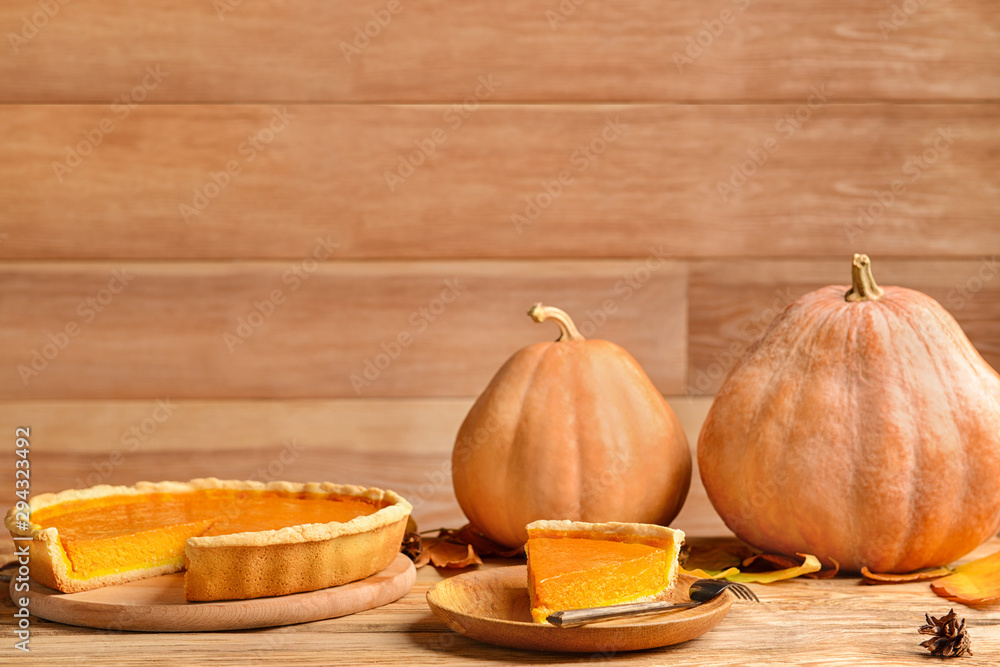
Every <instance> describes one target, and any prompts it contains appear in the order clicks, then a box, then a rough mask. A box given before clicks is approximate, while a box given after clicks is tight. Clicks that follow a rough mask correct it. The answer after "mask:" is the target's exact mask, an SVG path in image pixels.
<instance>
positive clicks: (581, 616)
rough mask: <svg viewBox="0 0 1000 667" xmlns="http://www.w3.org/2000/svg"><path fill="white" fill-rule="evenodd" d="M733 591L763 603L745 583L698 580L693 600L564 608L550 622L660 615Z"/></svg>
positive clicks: (569, 625) (562, 623)
mask: <svg viewBox="0 0 1000 667" xmlns="http://www.w3.org/2000/svg"><path fill="white" fill-rule="evenodd" d="M727 589H728V590H730V591H732V593H733V595H735V596H736V597H737V598H739V599H741V600H747V601H748V602H760V600H759V599H758V598H757V596H756V595H755V594H754V592H753V591H752V590H750V588H749V587H748V586H746V585H745V584H741V583H739V582H736V581H726V580H724V579H698V580H697V581H695V582H693V583H692V584H691V587H690V588H689V589H688V598H689V599H690V600H691V602H682V603H680V604H675V603H672V602H662V601H658V602H634V603H631V604H616V605H612V606H609V607H589V608H587V609H565V610H563V611H557V612H555V613H553V614H550V615H549V617H548V619H546V620H548V622H549V623H551V624H552V625H556V626H559V627H561V628H572V627H575V626H578V625H585V624H587V623H596V622H598V621H611V620H614V619H618V618H630V617H632V616H643V615H645V614H659V613H661V612H664V611H670V610H674V609H691V608H692V607H697V606H698V605H700V604H704V603H706V602H708V601H709V600H713V599H715V598H716V597H718V596H719V595H720V594H721V593H722V591H724V590H727Z"/></svg>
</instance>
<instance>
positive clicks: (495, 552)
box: [448, 523, 524, 558]
mask: <svg viewBox="0 0 1000 667" xmlns="http://www.w3.org/2000/svg"><path fill="white" fill-rule="evenodd" d="M448 539H449V540H450V541H452V542H458V543H459V544H468V545H469V546H471V547H473V548H474V549H475V550H476V553H477V554H479V555H480V556H502V557H504V558H510V557H512V556H522V555H524V547H516V548H514V549H510V548H508V547H505V546H503V545H502V544H497V543H496V542H494V541H493V540H491V539H490V538H488V537H486V536H485V535H483V534H482V533H480V532H479V531H478V530H476V529H475V528H474V527H473V525H472V524H471V523H467V524H465V525H464V526H462V527H461V528H459V529H458V530H456V531H453V532H451V534H450V535H449V536H448Z"/></svg>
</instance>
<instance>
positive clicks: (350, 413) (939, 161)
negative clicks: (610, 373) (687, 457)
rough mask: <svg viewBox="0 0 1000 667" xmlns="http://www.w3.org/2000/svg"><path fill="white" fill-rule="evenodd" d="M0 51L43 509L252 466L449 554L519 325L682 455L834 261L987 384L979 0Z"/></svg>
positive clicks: (178, 29) (5, 419) (15, 419)
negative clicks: (624, 378) (630, 382)
mask: <svg viewBox="0 0 1000 667" xmlns="http://www.w3.org/2000/svg"><path fill="white" fill-rule="evenodd" d="M0 28H2V32H3V33H4V35H5V40H4V41H5V44H4V45H3V47H0V371H2V372H0V426H2V430H0V433H6V434H9V435H10V437H11V439H12V438H13V429H14V427H15V426H16V425H23V424H30V425H31V426H32V428H33V433H34V434H35V436H34V444H33V447H34V449H33V452H34V453H33V463H34V465H35V478H34V484H35V486H34V487H33V489H34V490H35V491H37V492H41V491H50V490H56V489H59V488H64V487H66V486H70V485H79V484H81V483H86V484H90V483H94V482H95V481H100V482H110V483H129V482H134V481H136V479H135V477H136V475H138V474H139V473H138V472H137V471H138V470H146V469H149V466H150V465H155V466H156V469H158V470H162V471H163V476H164V477H170V476H175V477H188V476H193V475H204V474H216V475H220V476H234V477H246V476H251V475H254V474H260V471H262V470H263V471H265V472H264V473H263V475H264V476H265V477H266V476H267V475H272V476H273V475H275V474H279V473H280V475H282V476H285V477H289V478H315V477H317V476H323V477H326V478H331V479H342V480H347V481H354V482H359V483H383V484H392V485H394V486H396V487H398V488H400V489H401V490H403V491H404V492H406V493H407V494H408V495H411V496H412V497H414V498H417V499H419V503H418V504H419V505H420V507H418V517H421V520H422V521H429V522H431V523H434V522H445V523H455V522H457V521H459V520H460V519H461V517H460V515H458V514H457V509H456V508H455V506H454V503H453V499H452V498H451V496H450V483H449V482H448V479H447V459H448V452H449V450H450V447H451V444H452V439H453V437H454V433H455V431H456V430H457V428H458V425H459V423H460V422H461V419H462V416H463V415H464V413H465V411H466V410H467V409H468V406H469V405H470V402H471V399H472V397H473V396H475V395H476V394H477V393H478V392H479V391H480V390H481V388H482V387H483V386H484V385H485V383H486V382H487V381H488V379H489V378H490V376H491V375H492V373H493V372H494V370H495V369H496V368H498V367H499V365H500V364H501V363H502V362H503V361H504V360H505V359H506V358H507V357H508V356H509V355H510V354H511V353H512V352H513V351H515V350H516V349H518V348H519V347H521V346H523V345H526V344H528V343H531V342H534V341H537V340H545V339H548V338H551V337H552V336H553V330H552V327H551V326H548V325H546V326H539V325H535V324H532V323H531V322H530V321H529V320H528V318H527V317H526V316H525V315H524V312H525V311H526V309H527V307H528V306H529V305H530V304H531V303H533V302H534V301H536V300H544V301H546V302H551V303H553V304H556V305H561V306H562V307H564V308H566V309H568V310H570V311H571V312H572V313H573V314H574V315H575V316H576V317H577V320H578V323H579V324H580V325H581V327H582V328H584V332H585V333H587V334H589V335H593V336H598V337H606V338H608V339H611V340H614V341H616V342H618V343H620V344H622V345H623V346H625V347H626V348H627V349H629V350H630V351H631V352H632V353H633V354H634V355H635V356H636V357H637V358H638V359H639V361H640V362H641V363H642V364H643V365H644V367H645V368H646V370H647V372H648V373H649V375H650V376H651V377H652V378H653V380H654V382H655V383H656V384H657V386H658V387H659V389H660V390H661V391H662V392H663V393H664V394H665V395H667V396H668V397H669V399H670V400H671V403H672V404H673V405H674V407H675V409H676V410H677V411H678V413H679V414H680V415H681V417H682V420H683V421H684V423H685V427H686V429H687V431H688V434H689V438H690V439H691V441H692V445H693V443H694V440H695V438H696V437H697V431H698V427H699V425H700V422H701V419H702V418H703V416H704V413H705V411H706V410H707V407H708V405H709V404H710V401H711V395H712V393H713V392H714V391H715V390H716V389H717V388H718V386H719V383H720V382H721V379H722V377H723V376H724V375H725V373H726V372H727V371H728V369H729V368H730V367H731V365H732V363H733V361H734V359H735V358H736V357H738V356H739V354H741V352H742V350H744V349H745V348H746V346H747V345H748V344H749V343H750V342H751V341H752V340H753V338H754V337H755V336H756V335H757V333H759V331H761V330H762V328H763V327H764V326H766V324H767V322H769V321H770V319H771V318H773V317H774V314H775V313H776V312H777V311H778V310H780V309H781V308H783V307H784V306H785V305H787V304H788V303H789V302H790V301H791V300H793V299H794V298H796V297H797V296H799V295H801V294H803V293H804V292H806V291H808V290H810V289H813V288H815V287H818V286H821V285H824V284H830V283H844V282H846V281H847V280H848V278H849V262H850V256H851V254H852V253H853V252H856V251H861V252H867V253H869V254H870V255H872V257H873V259H874V262H875V268H876V274H877V277H878V279H879V280H880V282H882V283H883V284H904V285H907V286H909V287H913V288H916V289H921V290H924V291H926V292H928V293H929V294H931V295H932V296H934V297H936V298H938V299H939V300H940V301H941V302H942V303H943V304H944V305H945V306H946V307H947V308H948V309H949V310H950V311H951V312H952V313H953V314H954V315H955V316H956V317H957V318H958V320H959V321H960V322H961V323H962V325H963V326H964V327H965V329H966V331H967V332H968V334H969V336H970V338H971V339H972V340H973V342H974V343H975V344H976V346H977V347H978V348H979V350H980V351H981V352H982V354H983V355H984V356H985V357H986V359H987V360H989V361H990V362H991V363H992V364H993V365H994V366H996V367H1000V327H997V326H996V322H997V321H998V316H1000V279H997V274H998V265H997V264H996V258H995V253H996V252H997V251H998V250H1000V220H998V219H997V213H996V212H997V211H998V210H1000V179H998V176H997V175H998V173H1000V169H998V168H1000V104H998V102H1000V37H998V35H1000V13H998V12H996V8H995V6H994V3H992V2H988V1H986V0H955V1H952V2H944V1H943V0H927V1H926V2H924V1H920V2H917V1H915V0H906V2H898V1H893V0H879V1H878V2H868V1H865V2H862V1H861V0H846V1H843V2H833V1H832V0H806V1H804V2H799V3H788V2H781V1H778V0H710V1H708V2H703V3H680V2H657V3H652V2H643V1H640V0H629V1H625V2H616V3H597V2H586V1H583V0H574V1H573V2H570V1H569V0H561V1H557V0H546V1H545V2H534V1H528V0H513V1H510V2H503V3H486V2H463V3H453V2H452V3H446V2H442V1H435V0H423V1H422V2H419V3H417V2H410V1H409V0H363V1H359V2H339V1H338V2H329V1H320V0H302V1H301V2H295V3H285V2H277V1H265V2H246V3H244V2H241V1H240V0H216V1H215V2H208V1H206V0H173V1H171V2H167V1H166V0H163V1H155V0H153V1H150V2H144V3H128V2H116V3H110V4H109V3H108V2H103V1H98V0H73V2H71V3H70V2H64V1H60V0H52V1H51V2H48V3H46V2H38V1H37V0H10V1H8V2H5V3H3V4H2V6H0ZM366 31H367V33H368V34H365V33H366ZM289 448H290V449H291V451H294V452H295V456H294V457H293V459H294V460H293V462H292V463H289V464H287V466H285V464H284V463H283V464H282V469H281V470H276V465H275V461H279V460H285V459H287V458H288V457H281V456H280V454H281V452H282V451H284V450H286V449H289ZM6 449H9V448H5V450H6ZM7 456H8V455H7V454H4V457H5V458H4V460H7V458H6V457H7ZM269 465H270V466H271V469H270V472H268V466H269ZM12 470H13V465H9V466H7V465H5V466H4V467H3V470H2V471H0V498H2V499H4V500H9V499H11V498H12V497H13V483H12V480H13V473H12ZM699 493H702V492H701V491H700V490H699V489H698V488H696V489H695V490H694V491H693V495H694V496H697V495H698V494H699ZM682 519H683V517H682ZM681 524H683V520H682V521H681ZM684 527H686V528H690V527H689V526H684Z"/></svg>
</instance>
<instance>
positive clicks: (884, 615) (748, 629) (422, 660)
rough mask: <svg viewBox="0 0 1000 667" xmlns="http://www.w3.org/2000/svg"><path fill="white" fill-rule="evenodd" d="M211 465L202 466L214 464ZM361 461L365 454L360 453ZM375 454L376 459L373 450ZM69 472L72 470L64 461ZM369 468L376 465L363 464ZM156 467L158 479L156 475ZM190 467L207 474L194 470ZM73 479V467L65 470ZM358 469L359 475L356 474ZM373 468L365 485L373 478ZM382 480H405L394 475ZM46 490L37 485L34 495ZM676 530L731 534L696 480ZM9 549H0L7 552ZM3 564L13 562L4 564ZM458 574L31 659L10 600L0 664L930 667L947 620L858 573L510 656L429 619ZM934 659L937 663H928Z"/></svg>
mask: <svg viewBox="0 0 1000 667" xmlns="http://www.w3.org/2000/svg"><path fill="white" fill-rule="evenodd" d="M158 456H160V455H152V454H151V455H149V456H148V457H146V458H145V459H142V460H141V461H136V462H135V465H136V466H137V467H136V469H134V470H132V471H131V473H130V474H131V475H134V476H135V477H136V478H143V477H145V478H151V479H160V478H162V477H163V475H164V474H166V473H167V472H169V473H176V472H180V471H179V470H178V469H177V468H178V466H179V464H175V465H174V467H169V466H166V465H165V463H164V461H162V460H159V458H158ZM206 456H208V458H209V461H208V462H205V461H202V462H201V463H200V464H199V465H211V463H212V462H211V456H209V455H207V454H206ZM356 456H359V457H360V456H361V455H356ZM371 456H375V455H371ZM421 461H422V459H421V458H420V457H419V456H418V455H416V454H406V455H402V454H401V455H398V456H394V457H393V466H392V470H393V471H394V472H393V475H399V474H400V473H399V471H400V470H406V469H412V468H415V467H419V466H420V465H421ZM63 463H64V466H65V469H66V470H67V471H71V470H72V466H71V465H69V464H65V462H63ZM341 465H343V466H347V467H348V468H351V469H354V470H358V471H362V470H372V469H374V468H377V466H376V465H375V460H374V459H373V460H372V461H366V460H364V457H361V458H358V459H349V458H348V457H347V456H346V455H345V457H344V458H343V459H342V460H341ZM365 466H371V468H366V467H365ZM33 467H34V469H36V470H38V471H40V472H41V471H43V470H45V471H48V474H47V475H45V476H42V477H43V479H44V485H45V486H47V487H51V488H58V487H59V485H60V484H65V485H69V484H70V483H71V479H72V478H71V477H67V478H66V479H65V480H63V479H62V478H61V474H60V473H58V471H59V470H61V469H63V468H62V467H60V466H59V465H57V462H56V461H54V460H53V461H49V460H48V458H47V457H45V456H38V457H36V458H35V459H34V460H33ZM154 471H155V472H154ZM192 472H193V473H200V469H199V466H194V465H193V464H192ZM66 474H67V475H68V474H70V472H67V473H66ZM359 474H360V472H359ZM376 476H377V474H376V473H373V472H372V473H370V474H369V475H368V476H367V479H365V483H370V482H372V481H374V479H375V477H376ZM386 481H398V478H395V480H393V479H389V475H387V476H386ZM39 490H41V489H39ZM438 491H439V492H438V494H437V495H436V496H435V497H433V498H430V499H429V500H428V501H427V502H426V503H423V505H422V508H421V513H419V514H418V518H420V519H421V521H422V527H423V528H430V527H436V525H437V523H436V522H438V521H441V522H444V523H445V524H446V525H458V523H459V522H460V521H461V514H460V512H459V511H458V508H457V506H456V505H455V504H454V500H453V498H452V496H451V494H450V489H449V488H441V489H439V490H438ZM677 525H679V526H680V527H683V528H684V529H685V530H686V531H687V532H688V534H689V535H690V536H691V537H692V539H695V540H696V539H697V538H698V537H699V536H700V537H706V536H711V535H721V534H724V528H723V527H722V524H721V523H720V522H719V520H718V517H717V516H716V515H715V513H714V510H713V509H712V507H711V505H709V504H708V502H707V500H706V498H705V496H704V491H703V490H702V489H701V487H700V485H698V484H696V485H695V486H694V487H693V489H692V494H691V497H690V499H689V501H688V503H687V505H686V506H685V509H684V512H683V514H682V515H681V517H679V518H678V521H677ZM11 548H12V547H11V543H10V542H5V543H4V544H3V547H2V549H3V551H2V553H3V555H5V556H7V555H9V553H10V551H11ZM998 549H1000V539H994V540H992V541H991V542H989V543H987V544H986V545H983V546H982V547H980V548H979V549H978V550H977V551H976V552H974V553H973V554H971V555H970V557H972V556H982V555H985V554H988V553H992V552H993V551H997V550H998ZM4 560H6V558H5V559H4ZM521 562H523V561H520V560H505V559H494V560H489V561H488V562H487V564H486V565H484V566H483V567H502V566H505V565H508V564H519V563H521ZM457 572H458V571H437V570H435V569H434V568H433V567H430V566H428V567H424V568H422V569H421V570H419V572H418V576H417V583H416V585H415V586H414V588H413V590H412V591H411V592H410V593H409V594H407V595H406V596H405V597H403V598H402V599H401V600H399V601H397V602H395V603H392V604H390V605H387V606H385V607H382V608H380V609H374V610H370V611H366V612H362V613H359V614H355V615H353V616H348V617H344V618H337V619H331V620H327V621H319V622H315V623H307V624H303V625H296V626H288V627H279V628H273V629H267V630H256V631H238V632H215V633H184V634H156V633H131V632H111V631H104V630H93V629H88V628H78V627H71V626H66V625H61V624H58V623H51V622H48V621H44V620H41V619H37V618H32V619H31V641H30V647H31V652H30V653H29V654H24V653H22V652H20V651H17V650H15V649H14V647H13V645H14V642H15V638H14V635H13V627H12V626H13V624H14V618H13V612H14V607H13V605H12V603H11V601H10V600H9V599H8V597H7V596H6V595H4V596H2V600H3V606H2V609H0V637H2V640H0V641H2V642H3V644H2V645H0V656H2V658H0V664H42V665H74V664H79V665H87V666H92V665H93V666H97V665H131V664H185V665H186V664H191V665H226V664H240V665H254V664H276V665H291V664H296V665H331V664H332V665H367V664H394V665H437V664H441V665H450V664H455V665H459V664H473V663H478V664H534V663H538V664H580V663H584V664H590V663H595V662H596V663H600V662H610V663H622V664H630V665H668V664H669V665H743V664H763V663H767V664H824V665H852V666H853V665H870V664H892V665H896V664H903V665H905V664H912V665H927V664H933V663H934V659H932V658H930V657H929V654H927V652H926V651H925V650H924V649H922V648H920V647H919V643H920V642H921V641H922V640H923V639H924V637H922V636H921V635H919V634H918V633H917V628H918V627H919V626H920V625H921V624H922V623H923V615H924V612H931V613H932V614H935V615H941V614H944V613H946V612H947V611H948V609H949V607H950V606H952V605H950V604H949V603H948V602H947V601H945V600H943V599H942V598H939V597H937V596H936V595H934V593H932V592H931V590H930V587H929V586H928V584H926V583H922V584H921V583H914V584H903V585H894V586H865V585H862V584H860V582H859V580H858V579H857V578H854V577H838V578H836V579H832V580H826V581H821V580H808V579H801V580H793V581H787V582H781V583H777V584H771V585H754V586H753V588H754V590H755V591H756V592H757V594H758V595H759V596H760V599H761V604H759V605H751V604H742V603H738V604H734V606H733V609H732V611H731V612H730V613H729V615H728V617H727V618H726V619H725V620H724V621H723V622H722V623H721V624H720V625H719V626H717V627H716V628H715V629H713V630H711V631H710V632H708V634H706V635H704V636H702V637H700V638H698V639H695V640H693V641H691V642H688V643H686V644H682V645H679V646H674V647H669V648H663V649H659V650H651V651H641V652H636V653H628V654H619V655H604V654H594V655H591V654H580V655H571V654H556V653H536V652H529V651H519V650H509V649H505V648H500V647H495V646H490V645H486V644H481V643H479V642H477V641H474V640H471V639H467V638H465V637H462V636H460V635H457V634H455V633H453V632H451V631H449V630H448V629H447V628H446V627H445V626H444V624H443V623H442V622H441V621H439V620H438V619H437V618H435V617H434V616H433V614H432V613H431V611H430V609H429V608H428V607H427V604H426V602H425V595H426V593H427V590H428V588H429V587H431V586H432V585H433V584H435V583H436V582H438V581H441V580H442V578H443V577H447V576H451V575H453V574H456V573H457ZM957 611H958V613H959V614H960V615H961V616H964V617H965V618H966V619H967V622H968V625H969V627H970V628H971V631H970V632H971V635H972V638H973V641H972V646H973V650H974V652H975V656H974V657H965V658H961V659H959V660H958V661H957V662H956V663H955V664H957V665H979V664H981V665H987V664H989V665H995V664H997V663H998V662H1000V608H992V609H978V610H977V609H970V608H968V607H964V606H961V605H959V606H958V609H957ZM928 660H931V663H928Z"/></svg>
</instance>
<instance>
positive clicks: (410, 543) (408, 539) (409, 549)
mask: <svg viewBox="0 0 1000 667" xmlns="http://www.w3.org/2000/svg"><path fill="white" fill-rule="evenodd" d="M399 550H400V552H402V553H403V554H404V555H406V556H407V557H408V558H409V559H410V560H417V558H419V557H420V555H421V554H423V553H424V545H423V543H422V542H421V540H420V533H406V535H404V536H403V544H402V545H401V546H400V548H399Z"/></svg>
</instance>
